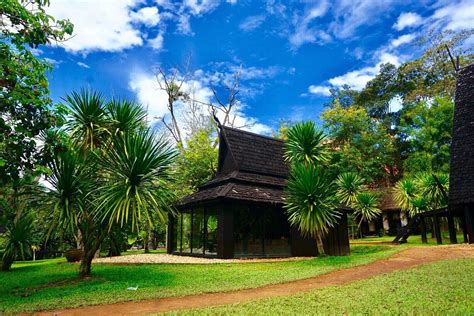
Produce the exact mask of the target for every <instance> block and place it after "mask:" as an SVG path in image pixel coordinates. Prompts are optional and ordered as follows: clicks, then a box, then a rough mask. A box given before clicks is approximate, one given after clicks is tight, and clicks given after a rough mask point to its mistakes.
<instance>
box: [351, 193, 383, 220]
mask: <svg viewBox="0 0 474 316" xmlns="http://www.w3.org/2000/svg"><path fill="white" fill-rule="evenodd" d="M378 206H379V199H378V198H377V195H375V193H373V192H360V193H359V194H357V196H356V200H355V202H354V204H353V207H354V213H353V216H355V217H356V218H359V226H360V224H362V222H364V221H368V222H370V221H372V220H374V219H376V218H377V217H378V216H380V214H381V213H382V211H381V210H380V209H379V207H378Z"/></svg>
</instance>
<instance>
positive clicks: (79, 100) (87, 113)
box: [64, 89, 106, 151]
mask: <svg viewBox="0 0 474 316" xmlns="http://www.w3.org/2000/svg"><path fill="white" fill-rule="evenodd" d="M64 101H65V102H66V105H67V106H68V107H69V109H70V116H71V120H70V121H69V122H68V124H67V126H68V128H69V130H70V132H71V138H72V139H74V140H75V141H76V143H77V144H78V145H79V146H80V147H81V148H82V149H83V150H85V151H89V150H93V149H94V148H96V147H97V146H99V145H100V144H101V143H102V142H103V138H104V137H105V135H106V133H105V131H106V130H105V126H106V119H105V108H104V99H103V97H102V95H101V94H100V93H99V92H96V91H89V90H85V89H83V90H81V91H80V92H79V93H78V92H75V91H74V92H72V93H71V94H68V95H67V96H66V97H65V98H64Z"/></svg>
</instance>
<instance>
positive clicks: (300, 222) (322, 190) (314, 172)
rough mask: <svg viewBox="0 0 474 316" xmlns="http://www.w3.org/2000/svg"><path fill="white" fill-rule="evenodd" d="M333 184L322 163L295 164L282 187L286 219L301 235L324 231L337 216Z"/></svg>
mask: <svg viewBox="0 0 474 316" xmlns="http://www.w3.org/2000/svg"><path fill="white" fill-rule="evenodd" d="M334 192H335V186H334V184H333V182H332V179H331V178H330V177H329V175H328V173H327V172H325V171H324V169H323V168H322V167H319V166H314V165H312V164H310V165H308V166H306V165H304V164H302V163H298V164H295V165H294V166H293V168H292V172H291V177H290V179H289V180H288V185H287V189H286V193H287V195H286V200H285V208H286V211H287V214H288V219H289V221H290V223H291V225H293V226H294V227H297V228H298V229H299V230H300V232H301V233H302V234H304V235H308V236H311V237H317V236H318V235H319V234H323V233H326V232H327V231H328V229H329V228H330V227H333V226H334V224H335V223H336V222H337V220H338V219H339V217H340V213H339V212H337V211H336V210H335V209H336V201H335V199H334Z"/></svg>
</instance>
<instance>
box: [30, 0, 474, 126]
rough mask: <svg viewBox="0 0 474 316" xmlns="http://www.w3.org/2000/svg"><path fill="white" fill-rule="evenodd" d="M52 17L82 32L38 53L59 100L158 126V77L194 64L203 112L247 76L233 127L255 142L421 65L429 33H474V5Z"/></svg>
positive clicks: (241, 8)
mask: <svg viewBox="0 0 474 316" xmlns="http://www.w3.org/2000/svg"><path fill="white" fill-rule="evenodd" d="M48 12H49V13H50V14H52V15H53V16H55V17H57V18H69V19H70V20H71V21H72V22H73V23H74V24H75V36H74V37H73V38H71V39H70V40H68V41H66V42H64V43H60V44H57V45H55V46H54V47H40V49H39V50H37V51H36V52H35V53H36V54H38V55H39V56H40V57H43V58H48V60H49V61H50V62H52V63H53V64H54V69H53V72H52V73H51V75H50V78H51V91H52V95H53V98H54V100H55V101H59V100H60V97H61V96H64V94H65V93H68V92H70V91H72V90H77V89H79V88H81V87H91V88H95V89H98V90H100V91H101V92H102V93H103V94H104V95H106V96H123V97H128V98H132V99H135V100H137V101H139V102H141V103H142V104H143V105H144V106H147V108H148V109H149V112H150V117H152V118H154V117H158V116H162V115H163V114H164V113H165V112H166V108H165V102H166V99H165V96H164V95H163V93H162V92H161V91H159V89H158V87H159V86H158V82H157V80H159V77H158V78H157V77H156V76H155V74H156V68H157V67H158V66H161V67H164V68H166V69H169V68H171V67H176V66H178V67H181V73H183V68H182V67H184V65H185V64H186V61H187V60H188V59H189V60H190V62H189V73H190V75H189V76H188V77H187V80H186V85H185V87H186V88H187V89H192V90H193V91H194V93H195V98H196V99H199V100H200V101H203V102H209V101H212V92H211V90H210V89H211V88H215V89H217V90H218V91H220V92H221V93H223V92H224V90H223V87H224V86H225V85H226V84H229V83H230V82H231V81H232V75H233V74H234V73H235V72H236V71H239V72H240V74H241V75H240V76H241V77H240V82H239V83H240V93H239V98H240V102H241V105H240V107H239V112H238V113H237V114H238V115H237V116H238V118H237V122H238V124H237V125H239V124H240V125H242V126H244V125H245V126H246V128H247V129H250V130H253V131H255V132H258V133H269V132H270V131H271V130H272V129H275V128H276V127H277V125H278V122H279V120H280V119H290V120H302V119H316V120H317V119H318V117H319V114H320V113H321V111H322V109H323V104H324V102H326V101H327V96H328V91H329V88H331V87H340V86H342V85H343V84H348V85H350V86H352V87H353V88H355V89H358V90H360V89H361V88H362V87H363V86H364V85H365V83H366V82H367V81H368V80H370V79H371V78H373V76H374V75H375V74H376V73H377V70H378V66H379V65H380V63H382V62H391V63H394V64H400V63H402V62H404V61H406V60H409V59H412V58H415V57H417V56H418V55H419V54H420V47H419V45H416V44H415V43H416V39H417V37H419V36H420V35H422V34H426V32H427V31H428V30H429V29H436V30H442V29H455V30H459V29H463V28H468V27H473V26H474V0H451V1H444V0H440V1H423V0H421V1H412V2H411V1H395V0H337V1H331V2H330V1H306V2H294V1H276V0H268V1H242V0H232V1H230V0H229V1H215V0H203V1H197V0H184V1H167V0H116V1H109V0H68V1H66V0H51V7H50V8H49V9H48ZM471 44H472V41H471ZM223 97H224V95H223Z"/></svg>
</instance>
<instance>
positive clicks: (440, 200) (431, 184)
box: [417, 174, 449, 209]
mask: <svg viewBox="0 0 474 316" xmlns="http://www.w3.org/2000/svg"><path fill="white" fill-rule="evenodd" d="M417 183H418V185H419V187H420V195H422V196H423V197H425V198H426V200H427V203H428V204H429V206H430V207H431V208H433V209H435V208H439V207H442V206H445V205H447V204H448V196H447V192H448V190H449V175H448V174H422V175H419V176H418V177H417Z"/></svg>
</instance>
